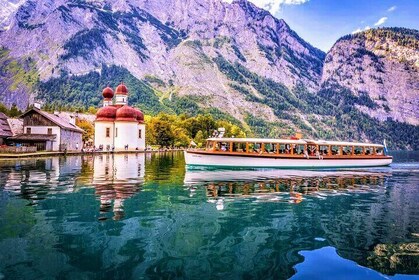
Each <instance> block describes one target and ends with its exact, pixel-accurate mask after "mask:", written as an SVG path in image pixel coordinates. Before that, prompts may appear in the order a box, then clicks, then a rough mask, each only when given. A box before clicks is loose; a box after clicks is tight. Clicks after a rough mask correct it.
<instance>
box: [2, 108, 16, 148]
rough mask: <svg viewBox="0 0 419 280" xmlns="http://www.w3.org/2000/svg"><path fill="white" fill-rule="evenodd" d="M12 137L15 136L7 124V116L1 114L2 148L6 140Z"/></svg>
mask: <svg viewBox="0 0 419 280" xmlns="http://www.w3.org/2000/svg"><path fill="white" fill-rule="evenodd" d="M11 136H13V133H12V130H11V129H10V126H9V123H8V122H7V116H6V115H5V114H3V113H1V112H0V146H2V145H4V144H5V143H6V139H7V138H8V137H11Z"/></svg>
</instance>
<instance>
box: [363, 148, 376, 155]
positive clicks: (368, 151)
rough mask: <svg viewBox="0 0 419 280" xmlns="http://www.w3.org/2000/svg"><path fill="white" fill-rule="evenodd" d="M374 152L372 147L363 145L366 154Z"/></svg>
mask: <svg viewBox="0 0 419 280" xmlns="http://www.w3.org/2000/svg"><path fill="white" fill-rule="evenodd" d="M373 152H374V149H373V148H372V147H365V154H366V155H372V154H373Z"/></svg>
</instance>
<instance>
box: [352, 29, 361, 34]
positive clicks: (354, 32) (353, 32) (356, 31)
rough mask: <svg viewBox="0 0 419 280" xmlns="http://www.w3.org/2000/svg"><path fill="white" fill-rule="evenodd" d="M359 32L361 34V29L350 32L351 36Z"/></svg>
mask: <svg viewBox="0 0 419 280" xmlns="http://www.w3.org/2000/svg"><path fill="white" fill-rule="evenodd" d="M359 32H362V29H361V28H358V29H356V30H354V31H352V34H356V33H359Z"/></svg>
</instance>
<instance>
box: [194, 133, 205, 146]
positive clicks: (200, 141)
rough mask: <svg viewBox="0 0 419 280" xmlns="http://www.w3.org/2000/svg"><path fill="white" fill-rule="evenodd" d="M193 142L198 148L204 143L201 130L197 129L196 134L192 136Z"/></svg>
mask: <svg viewBox="0 0 419 280" xmlns="http://www.w3.org/2000/svg"><path fill="white" fill-rule="evenodd" d="M194 142H195V143H196V145H197V146H198V148H201V147H202V146H203V145H204V143H205V137H204V133H203V132H202V131H201V130H200V131H198V133H197V134H196V136H195V138H194Z"/></svg>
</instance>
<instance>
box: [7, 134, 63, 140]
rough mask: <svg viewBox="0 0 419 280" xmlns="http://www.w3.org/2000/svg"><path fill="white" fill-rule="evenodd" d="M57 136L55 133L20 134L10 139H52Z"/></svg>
mask: <svg viewBox="0 0 419 280" xmlns="http://www.w3.org/2000/svg"><path fill="white" fill-rule="evenodd" d="M55 138H57V135H55V134H19V135H16V136H13V137H10V138H9V139H10V140H18V141H52V140H55Z"/></svg>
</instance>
